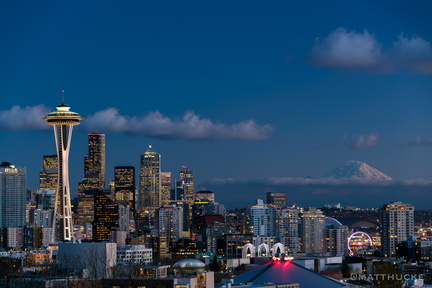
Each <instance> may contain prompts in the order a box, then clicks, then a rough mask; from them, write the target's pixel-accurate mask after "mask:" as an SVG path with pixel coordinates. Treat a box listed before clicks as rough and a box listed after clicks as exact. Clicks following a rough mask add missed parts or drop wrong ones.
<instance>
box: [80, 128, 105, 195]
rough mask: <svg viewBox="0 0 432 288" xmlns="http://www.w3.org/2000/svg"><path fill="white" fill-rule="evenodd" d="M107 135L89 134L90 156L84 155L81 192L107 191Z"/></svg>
mask: <svg viewBox="0 0 432 288" xmlns="http://www.w3.org/2000/svg"><path fill="white" fill-rule="evenodd" d="M105 149H106V148H105V134H102V133H95V132H92V133H89V134H88V155H84V179H83V181H82V182H80V183H79V185H78V188H79V191H84V190H90V189H100V190H103V189H105V181H106V152H105Z"/></svg>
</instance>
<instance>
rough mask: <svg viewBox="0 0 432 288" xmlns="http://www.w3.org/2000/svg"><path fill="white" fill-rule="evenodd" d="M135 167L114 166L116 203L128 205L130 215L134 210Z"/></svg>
mask: <svg viewBox="0 0 432 288" xmlns="http://www.w3.org/2000/svg"><path fill="white" fill-rule="evenodd" d="M135 195H136V186H135V167H134V166H116V167H114V198H115V201H116V202H117V204H122V205H123V206H126V207H129V208H130V211H131V213H132V217H133V218H134V217H135V211H136V199H135V198H136V197H135Z"/></svg>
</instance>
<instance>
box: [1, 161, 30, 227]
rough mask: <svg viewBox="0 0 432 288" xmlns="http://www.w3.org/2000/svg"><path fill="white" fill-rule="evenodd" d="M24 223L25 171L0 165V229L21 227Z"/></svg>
mask: <svg viewBox="0 0 432 288" xmlns="http://www.w3.org/2000/svg"><path fill="white" fill-rule="evenodd" d="M25 222H26V169H25V168H15V166H14V165H11V164H10V163H9V162H3V163H1V164H0V228H18V227H23V226H24V224H25Z"/></svg>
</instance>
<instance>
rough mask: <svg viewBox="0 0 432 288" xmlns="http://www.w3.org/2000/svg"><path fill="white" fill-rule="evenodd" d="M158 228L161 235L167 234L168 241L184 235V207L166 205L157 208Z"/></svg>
mask: <svg viewBox="0 0 432 288" xmlns="http://www.w3.org/2000/svg"><path fill="white" fill-rule="evenodd" d="M156 228H157V230H158V233H159V236H165V237H166V238H167V241H168V243H169V242H170V241H176V240H177V239H179V238H181V237H182V235H183V208H182V207H179V206H176V205H164V206H162V207H160V208H159V209H157V210H156Z"/></svg>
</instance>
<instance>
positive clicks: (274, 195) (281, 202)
mask: <svg viewBox="0 0 432 288" xmlns="http://www.w3.org/2000/svg"><path fill="white" fill-rule="evenodd" d="M267 204H270V205H274V206H276V207H278V208H284V207H286V206H287V193H286V192H267Z"/></svg>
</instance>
